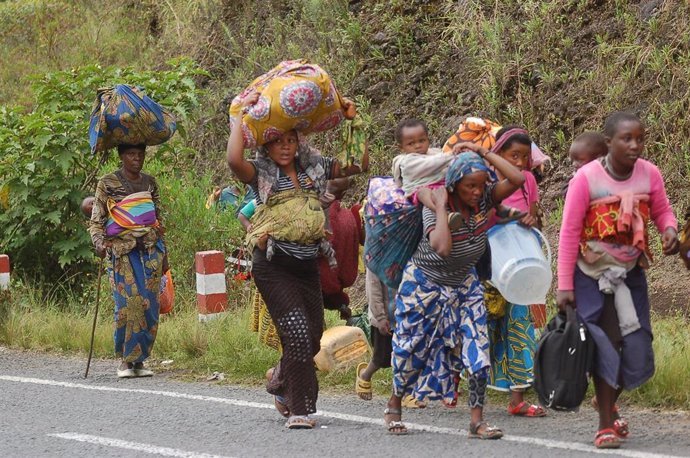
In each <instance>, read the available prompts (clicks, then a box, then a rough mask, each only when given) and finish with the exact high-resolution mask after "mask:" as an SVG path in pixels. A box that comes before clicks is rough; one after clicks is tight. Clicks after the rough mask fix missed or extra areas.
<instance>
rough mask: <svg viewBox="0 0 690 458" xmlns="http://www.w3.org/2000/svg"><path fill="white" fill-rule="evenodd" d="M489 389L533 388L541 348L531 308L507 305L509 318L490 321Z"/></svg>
mask: <svg viewBox="0 0 690 458" xmlns="http://www.w3.org/2000/svg"><path fill="white" fill-rule="evenodd" d="M489 339H490V342H491V371H490V372H489V374H490V376H489V386H490V387H491V388H494V389H496V390H499V391H509V390H519V389H525V388H529V387H530V386H531V385H532V382H533V381H534V351H535V350H536V347H537V341H536V337H535V335H534V325H533V324H532V318H531V315H530V309H529V306H526V305H517V304H511V303H510V302H508V303H507V304H506V311H505V315H504V316H502V317H500V318H496V319H490V320H489Z"/></svg>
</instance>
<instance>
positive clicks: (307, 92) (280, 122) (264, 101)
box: [230, 59, 345, 148]
mask: <svg viewBox="0 0 690 458" xmlns="http://www.w3.org/2000/svg"><path fill="white" fill-rule="evenodd" d="M253 92H258V93H259V94H260V96H259V100H258V101H257V102H256V103H255V104H254V105H252V106H250V107H247V108H246V109H245V113H244V115H243V116H242V126H241V129H242V137H243V138H244V146H245V147H246V148H254V147H256V146H260V145H263V144H265V143H269V142H271V141H273V140H276V139H278V138H280V137H281V136H282V135H283V134H284V133H286V132H288V131H290V130H297V131H299V132H302V133H304V134H308V133H311V132H323V131H326V130H330V129H333V128H335V127H337V126H338V125H339V124H340V122H341V121H342V120H343V119H344V118H345V116H344V113H343V99H342V97H341V95H340V93H339V92H338V90H337V89H336V87H335V84H334V83H333V81H332V80H331V78H330V77H329V76H328V74H327V73H326V72H325V71H324V70H323V69H322V68H321V67H319V66H318V65H315V64H310V63H309V62H308V61H307V60H305V59H301V60H289V61H284V62H281V63H280V64H278V65H277V66H276V67H274V68H273V69H272V70H270V71H269V72H267V73H265V74H264V75H262V76H260V77H258V78H257V79H255V80H254V81H252V83H251V84H250V85H249V86H248V87H247V88H246V89H245V90H244V91H242V92H241V93H240V94H239V95H238V96H237V97H235V99H234V100H233V101H232V104H231V105H230V122H231V124H234V122H235V116H236V115H237V114H238V113H239V112H240V110H242V107H241V104H242V101H243V100H244V99H245V98H246V97H247V96H249V95H250V94H252V93H253ZM235 127H237V126H233V125H231V128H235Z"/></svg>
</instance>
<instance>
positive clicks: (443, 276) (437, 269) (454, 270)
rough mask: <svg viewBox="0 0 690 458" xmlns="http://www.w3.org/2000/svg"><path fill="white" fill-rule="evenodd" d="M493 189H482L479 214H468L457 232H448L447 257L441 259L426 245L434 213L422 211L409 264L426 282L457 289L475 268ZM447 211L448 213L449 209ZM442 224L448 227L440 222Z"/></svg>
mask: <svg viewBox="0 0 690 458" xmlns="http://www.w3.org/2000/svg"><path fill="white" fill-rule="evenodd" d="M494 187H495V184H493V185H489V186H487V187H486V191H485V193H484V198H483V199H482V200H481V201H480V203H479V209H478V210H479V211H478V212H472V213H471V214H470V217H469V218H468V219H466V220H465V221H464V224H463V225H462V226H461V227H460V228H459V229H457V230H455V231H451V233H450V235H451V238H452V241H453V244H452V248H451V252H450V255H449V256H447V257H445V258H443V257H441V256H440V255H439V254H438V253H436V251H434V249H433V248H432V247H431V243H430V242H429V235H430V234H431V231H433V230H434V229H435V228H436V212H434V211H432V210H430V209H428V208H426V207H424V209H423V210H422V219H423V223H424V237H422V240H421V241H420V242H419V246H418V247H417V251H415V253H414V255H412V261H413V262H414V263H415V265H416V266H417V267H419V268H420V269H421V270H422V272H424V274H425V275H426V276H427V277H429V279H431V280H432V281H434V282H436V283H439V284H441V285H444V286H451V287H458V286H460V285H462V283H463V281H464V280H465V277H466V276H467V274H468V273H469V271H470V270H471V269H472V267H474V266H475V265H476V264H477V261H479V258H480V257H481V256H482V254H483V253H484V250H485V249H486V244H487V240H486V230H487V229H488V228H489V224H488V218H487V213H489V211H490V210H491V208H493V207H494V202H493V198H492V194H493V190H494ZM448 211H449V212H450V211H452V210H451V209H450V207H448ZM444 224H448V223H447V222H445V221H444Z"/></svg>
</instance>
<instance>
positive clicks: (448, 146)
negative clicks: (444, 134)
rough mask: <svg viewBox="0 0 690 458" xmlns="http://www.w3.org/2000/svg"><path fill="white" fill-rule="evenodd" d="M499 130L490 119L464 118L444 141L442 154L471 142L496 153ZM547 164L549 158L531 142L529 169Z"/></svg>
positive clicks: (497, 125)
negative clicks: (459, 144) (456, 146)
mask: <svg viewBox="0 0 690 458" xmlns="http://www.w3.org/2000/svg"><path fill="white" fill-rule="evenodd" d="M499 130H501V126H500V125H499V124H498V123H496V122H494V121H491V120H490V119H485V118H484V119H483V118H475V117H469V118H466V119H465V120H464V121H462V122H461V123H460V126H459V127H458V130H457V131H456V132H455V133H454V134H453V135H451V137H450V138H449V139H448V140H446V143H445V144H444V145H443V152H444V153H448V154H450V153H452V152H453V147H454V146H455V145H457V144H458V143H462V142H472V143H474V144H477V145H480V146H483V147H484V148H486V149H490V150H492V151H498V149H500V148H496V147H495V144H496V134H497V133H498V131H499ZM512 130H515V129H511V131H512ZM520 130H522V129H520ZM509 132H510V131H509ZM523 133H525V134H527V132H526V131H523ZM528 135H529V134H528ZM505 136H506V134H503V136H502V137H501V138H502V139H503V138H504V137H505ZM547 162H551V158H550V157H549V156H547V155H546V154H544V152H543V151H542V150H541V149H540V148H539V147H538V146H537V145H536V143H534V142H532V146H531V165H530V169H535V168H538V167H542V166H543V165H545V164H546V163H547Z"/></svg>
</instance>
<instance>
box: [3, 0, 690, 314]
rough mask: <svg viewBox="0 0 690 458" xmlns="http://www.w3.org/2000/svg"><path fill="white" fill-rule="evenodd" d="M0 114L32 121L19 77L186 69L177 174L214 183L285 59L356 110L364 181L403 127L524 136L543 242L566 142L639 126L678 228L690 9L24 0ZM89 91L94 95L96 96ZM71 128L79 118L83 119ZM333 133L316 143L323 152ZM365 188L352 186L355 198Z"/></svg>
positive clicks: (664, 294) (431, 0) (675, 288)
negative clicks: (617, 125) (317, 69)
mask: <svg viewBox="0 0 690 458" xmlns="http://www.w3.org/2000/svg"><path fill="white" fill-rule="evenodd" d="M0 44H1V45H2V46H0V59H1V60H2V62H3V65H2V66H0V105H5V106H9V105H19V106H23V107H24V108H25V109H27V110H28V109H31V104H32V103H34V102H33V100H34V99H33V98H32V95H31V89H30V85H29V84H28V77H29V76H30V75H34V74H42V73H45V72H47V71H55V70H65V69H70V68H74V67H79V66H83V65H90V64H94V63H96V64H99V65H101V66H107V65H113V66H121V67H124V66H129V67H133V69H134V70H135V71H143V70H158V69H164V68H167V67H166V66H165V62H167V61H168V60H169V59H171V58H178V57H189V58H191V59H193V60H194V61H196V62H197V63H198V64H199V65H200V66H201V67H202V68H203V69H205V70H206V71H207V72H208V73H207V75H205V76H198V77H197V85H198V86H200V87H201V88H203V89H204V90H205V92H204V94H205V95H204V96H203V99H202V100H201V103H200V105H199V108H198V109H197V110H196V111H195V112H194V113H191V118H192V120H191V125H190V127H189V129H188V130H189V132H188V135H187V136H186V139H185V140H184V142H185V143H186V145H187V146H188V147H189V149H188V151H190V154H188V155H186V156H185V160H184V161H181V162H179V161H178V164H177V165H181V166H182V167H184V168H189V169H194V170H197V171H201V172H202V173H210V174H211V176H212V178H213V179H214V180H215V181H216V182H217V183H219V184H220V183H223V182H226V181H227V179H228V178H230V177H229V173H228V171H227V167H226V166H225V165H224V160H223V151H224V148H225V141H226V138H227V127H226V124H227V115H226V113H227V107H228V103H229V100H231V98H232V96H233V95H234V94H236V93H237V92H238V91H239V90H241V89H242V88H243V87H244V86H245V85H246V83H247V82H248V81H250V80H251V79H252V78H253V77H255V76H257V75H259V74H261V73H262V72H264V71H266V70H267V69H269V68H271V67H272V66H274V65H275V64H276V63H277V62H279V61H281V60H284V59H291V58H300V57H304V58H308V59H311V60H312V61H314V62H318V63H319V64H320V65H322V66H323V67H324V68H326V69H327V70H328V71H329V72H330V73H331V74H332V75H333V77H334V78H335V79H336V80H337V82H338V84H339V87H340V88H341V90H342V91H343V92H344V93H346V94H348V95H349V96H352V97H354V98H355V99H356V100H357V102H358V104H359V107H360V112H361V113H362V115H363V117H364V119H365V122H366V125H367V127H368V131H369V134H370V138H371V142H372V152H373V157H374V161H373V163H374V173H385V172H386V170H387V169H388V166H389V163H390V158H391V157H392V155H393V154H394V153H395V150H394V146H393V138H392V137H393V135H392V133H393V129H394V127H395V125H396V123H397V122H398V121H399V120H400V119H403V118H405V117H412V116H414V117H419V118H421V119H424V120H426V121H427V122H428V124H429V126H430V128H431V132H432V137H433V140H434V142H435V143H438V144H440V143H442V142H443V141H444V140H445V139H446V138H447V137H448V136H449V135H450V134H451V133H452V132H453V130H454V128H455V127H456V126H457V123H458V121H459V119H460V118H461V117H462V116H465V115H468V114H478V115H483V116H487V117H490V118H493V119H495V120H498V121H499V122H501V123H504V124H507V123H518V124H522V125H524V126H525V127H526V128H527V129H528V130H529V131H530V132H531V133H532V134H533V135H534V137H535V139H536V140H537V142H538V143H539V145H540V146H541V147H542V148H543V149H544V150H545V151H547V152H548V153H549V154H550V155H551V156H552V157H553V158H554V166H553V168H552V169H551V170H550V172H549V173H548V174H547V176H546V178H545V181H544V182H543V184H542V186H543V195H544V197H543V204H544V206H545V207H546V209H547V216H548V221H549V223H550V226H551V227H550V228H549V232H550V233H552V234H553V235H554V236H556V231H555V230H556V227H557V223H558V220H559V217H560V208H561V206H562V202H561V201H559V198H558V189H559V188H560V185H561V183H562V182H563V181H564V180H565V179H567V177H568V176H569V174H570V173H571V169H570V168H569V165H568V164H567V161H566V160H565V155H566V153H567V149H568V145H569V143H570V141H571V140H572V138H573V137H574V136H575V135H577V134H578V133H580V132H582V131H583V130H587V129H598V128H600V126H601V124H602V122H603V119H604V118H605V116H606V115H607V113H609V112H611V111H613V110H618V109H626V110H632V111H635V112H637V113H639V114H640V115H641V116H642V117H643V118H644V119H645V122H646V123H647V126H648V141H647V155H648V156H649V157H650V158H651V159H652V160H653V161H655V162H656V163H657V164H658V165H659V166H660V167H661V168H662V171H663V172H664V176H665V178H666V180H667V185H668V189H669V193H670V195H671V197H672V201H673V204H674V206H675V208H676V210H677V212H678V214H679V215H682V213H683V211H684V210H685V208H686V207H687V206H688V203H689V199H688V175H689V173H690V147H689V146H688V145H689V143H688V138H689V137H690V118H689V117H688V116H687V113H688V110H689V108H690V107H689V106H688V105H689V104H690V4H688V2H685V1H679V0H676V1H671V0H667V1H662V0H643V1H640V2H634V1H620V0H617V1H596V0H590V1H586V0H551V1H512V0H507V1H501V2H480V1H472V0H391V1H375V0H369V1H363V0H359V1H358V0H350V1H346V0H333V1H331V0H328V1H327V0H264V1H261V2H254V1H248V0H226V1H221V0H204V1H190V0H186V1H183V0H166V1H164V2H158V1H153V0H145V1H138V2H136V1H120V2H110V1H105V0H78V1H74V2H72V1H63V0H29V1H12V0H10V1H4V2H0ZM95 89H96V88H95V87H94V88H93V91H94V93H95ZM85 115H86V113H85ZM337 139H338V137H337V134H332V135H326V136H322V137H321V138H317V139H316V140H315V141H316V142H317V143H318V144H320V145H321V146H322V147H323V148H324V150H325V151H328V150H330V149H332V148H333V147H334V145H335V141H337ZM364 183H365V179H360V181H359V189H360V190H361V189H363V186H364ZM678 265H679V264H678V263H677V262H676V260H675V259H674V260H672V261H671V260H664V261H661V262H659V263H658V264H657V266H656V267H655V268H653V269H652V271H651V272H650V275H651V278H652V280H653V281H652V288H653V290H654V291H655V292H656V294H659V297H660V298H661V299H662V300H661V301H660V302H663V303H662V304H660V306H661V307H662V308H664V309H666V308H676V307H680V308H687V305H688V299H687V293H686V291H685V290H683V289H682V288H681V286H682V284H684V283H685V282H684V281H682V279H683V278H684V277H683V276H682V275H683V273H682V272H678V269H677V267H678Z"/></svg>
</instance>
